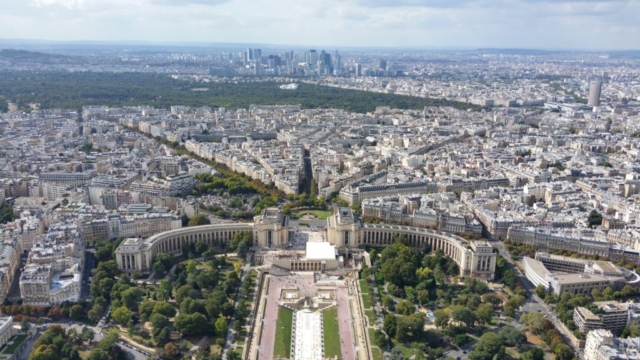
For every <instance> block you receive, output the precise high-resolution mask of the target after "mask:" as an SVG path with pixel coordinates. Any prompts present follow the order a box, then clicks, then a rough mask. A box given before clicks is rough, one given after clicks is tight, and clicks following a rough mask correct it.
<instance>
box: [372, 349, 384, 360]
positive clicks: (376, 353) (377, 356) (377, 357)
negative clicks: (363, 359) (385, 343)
mask: <svg viewBox="0 0 640 360" xmlns="http://www.w3.org/2000/svg"><path fill="white" fill-rule="evenodd" d="M371 354H372V355H373V360H382V352H381V351H380V350H379V349H378V348H377V347H374V348H371Z"/></svg>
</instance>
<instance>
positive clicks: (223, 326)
mask: <svg viewBox="0 0 640 360" xmlns="http://www.w3.org/2000/svg"><path fill="white" fill-rule="evenodd" d="M214 326H215V328H216V335H218V336H226V334H227V331H228V330H229V324H228V323H227V319H225V318H223V317H219V318H217V319H216V322H215V325H214Z"/></svg>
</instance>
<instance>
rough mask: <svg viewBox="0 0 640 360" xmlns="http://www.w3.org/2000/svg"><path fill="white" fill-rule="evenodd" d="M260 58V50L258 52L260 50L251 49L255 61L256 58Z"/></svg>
mask: <svg viewBox="0 0 640 360" xmlns="http://www.w3.org/2000/svg"><path fill="white" fill-rule="evenodd" d="M261 56H262V50H260V49H253V57H254V58H256V59H257V58H259V57H261Z"/></svg>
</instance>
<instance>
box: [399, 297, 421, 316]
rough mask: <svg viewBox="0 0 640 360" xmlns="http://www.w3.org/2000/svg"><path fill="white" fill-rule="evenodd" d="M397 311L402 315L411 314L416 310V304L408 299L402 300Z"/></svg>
mask: <svg viewBox="0 0 640 360" xmlns="http://www.w3.org/2000/svg"><path fill="white" fill-rule="evenodd" d="M396 311H397V312H398V313H399V314H402V315H410V314H413V313H414V312H415V311H416V306H415V305H414V304H413V303H412V302H411V301H407V300H402V301H400V302H398V303H397V304H396Z"/></svg>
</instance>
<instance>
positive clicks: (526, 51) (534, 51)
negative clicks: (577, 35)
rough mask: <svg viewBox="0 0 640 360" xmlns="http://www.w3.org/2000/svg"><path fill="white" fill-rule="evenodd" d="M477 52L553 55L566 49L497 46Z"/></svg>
mask: <svg viewBox="0 0 640 360" xmlns="http://www.w3.org/2000/svg"><path fill="white" fill-rule="evenodd" d="M476 51H477V52H481V53H485V54H487V53H488V54H504V55H552V54H557V53H563V52H566V51H549V50H538V49H497V48H483V49H477V50H476Z"/></svg>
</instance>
